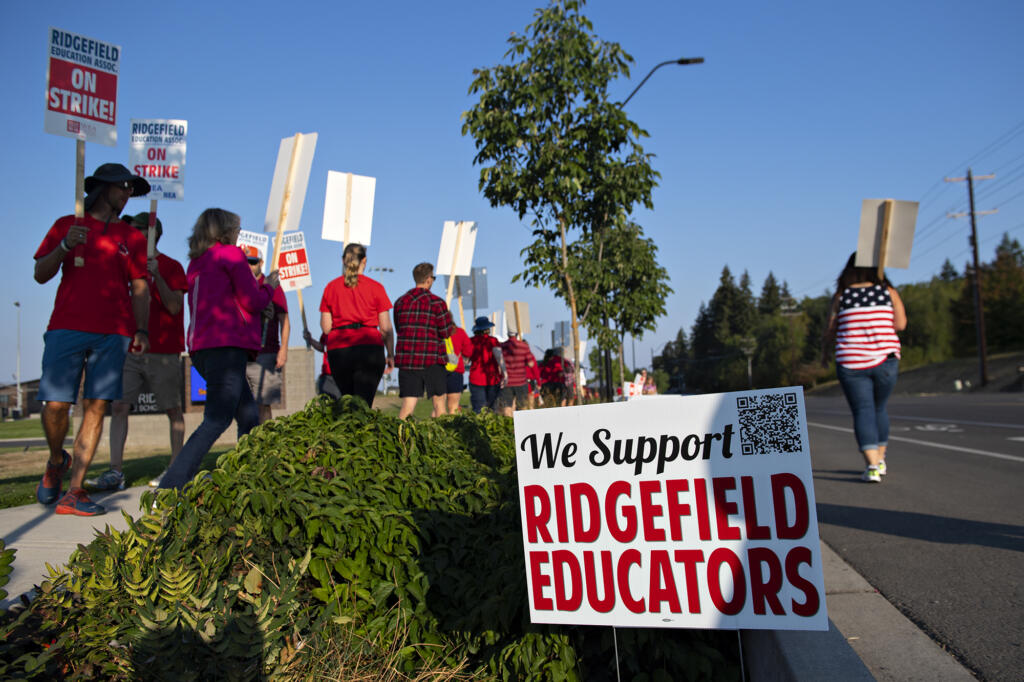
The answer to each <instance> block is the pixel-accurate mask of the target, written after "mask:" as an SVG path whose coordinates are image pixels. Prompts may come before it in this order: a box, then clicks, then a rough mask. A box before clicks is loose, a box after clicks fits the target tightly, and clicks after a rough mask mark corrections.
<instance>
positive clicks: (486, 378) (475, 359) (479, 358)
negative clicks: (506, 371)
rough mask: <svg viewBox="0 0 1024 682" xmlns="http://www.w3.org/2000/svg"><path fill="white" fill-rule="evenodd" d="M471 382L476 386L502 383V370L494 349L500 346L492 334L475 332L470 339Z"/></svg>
mask: <svg viewBox="0 0 1024 682" xmlns="http://www.w3.org/2000/svg"><path fill="white" fill-rule="evenodd" d="M469 343H470V346H471V347H472V349H473V350H472V352H470V354H469V362H470V363H471V364H470V367H469V383H471V384H472V385H474V386H497V385H498V384H500V383H501V370H500V369H498V361H497V360H495V359H494V349H495V348H497V347H498V346H500V345H501V344H500V343H498V339H496V338H494V337H493V336H491V335H490V334H474V335H473V338H471V339H470V340H469Z"/></svg>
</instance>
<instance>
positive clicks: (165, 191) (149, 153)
mask: <svg viewBox="0 0 1024 682" xmlns="http://www.w3.org/2000/svg"><path fill="white" fill-rule="evenodd" d="M187 135H188V121H180V120H167V119H139V118H133V119H132V135H131V149H132V153H131V165H132V172H133V173H135V174H136V175H139V176H141V177H144V178H146V180H148V181H149V185H150V187H151V188H152V189H150V192H149V195H148V196H149V198H150V199H177V200H183V199H184V198H185V139H186V137H187Z"/></svg>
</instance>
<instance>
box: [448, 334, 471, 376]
mask: <svg viewBox="0 0 1024 682" xmlns="http://www.w3.org/2000/svg"><path fill="white" fill-rule="evenodd" d="M452 350H454V351H455V354H456V355H458V356H459V366H458V367H456V368H455V370H454V371H456V372H458V373H459V374H462V373H463V372H465V371H466V361H465V360H464V359H463V358H468V357H469V356H470V355H471V354H472V353H473V344H472V343H470V341H469V336H468V335H467V334H466V332H465V330H463V328H462V327H456V328H455V331H454V332H452Z"/></svg>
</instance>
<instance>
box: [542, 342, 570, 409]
mask: <svg viewBox="0 0 1024 682" xmlns="http://www.w3.org/2000/svg"><path fill="white" fill-rule="evenodd" d="M565 384H566V376H565V365H564V363H563V360H562V349H561V348H549V349H548V350H546V351H545V352H544V359H543V360H541V363H540V390H541V393H542V394H543V395H544V396H545V398H544V402H545V404H550V405H551V407H565V401H566V398H567V394H566V389H565Z"/></svg>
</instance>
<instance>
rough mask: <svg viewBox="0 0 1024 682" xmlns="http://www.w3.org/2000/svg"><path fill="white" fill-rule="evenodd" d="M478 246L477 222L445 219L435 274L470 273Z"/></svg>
mask: <svg viewBox="0 0 1024 682" xmlns="http://www.w3.org/2000/svg"><path fill="white" fill-rule="evenodd" d="M475 247H476V223H475V222H472V221H469V220H460V221H459V222H455V221H454V220H446V221H444V230H443V231H442V232H441V248H440V249H439V250H438V252H437V265H436V266H434V274H435V275H468V274H470V269H471V268H472V266H473V249H474V248H475Z"/></svg>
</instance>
